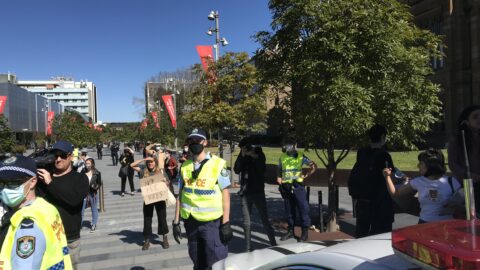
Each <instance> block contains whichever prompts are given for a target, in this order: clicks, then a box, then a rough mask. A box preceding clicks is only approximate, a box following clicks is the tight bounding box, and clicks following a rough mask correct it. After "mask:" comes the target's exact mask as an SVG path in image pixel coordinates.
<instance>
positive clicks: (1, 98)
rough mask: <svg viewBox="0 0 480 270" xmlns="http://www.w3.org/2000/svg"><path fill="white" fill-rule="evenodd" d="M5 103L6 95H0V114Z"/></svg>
mask: <svg viewBox="0 0 480 270" xmlns="http://www.w3.org/2000/svg"><path fill="white" fill-rule="evenodd" d="M6 103H7V96H0V114H2V113H3V110H5V104H6Z"/></svg>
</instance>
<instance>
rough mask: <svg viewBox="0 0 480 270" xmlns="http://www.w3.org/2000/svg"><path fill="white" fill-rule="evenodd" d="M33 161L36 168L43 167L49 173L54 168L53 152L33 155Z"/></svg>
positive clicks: (51, 172)
mask: <svg viewBox="0 0 480 270" xmlns="http://www.w3.org/2000/svg"><path fill="white" fill-rule="evenodd" d="M33 161H35V164H37V169H45V170H46V171H48V172H49V173H50V174H53V172H54V170H55V156H54V155H53V154H47V155H44V156H37V157H34V158H33Z"/></svg>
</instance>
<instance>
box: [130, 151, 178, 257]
mask: <svg viewBox="0 0 480 270" xmlns="http://www.w3.org/2000/svg"><path fill="white" fill-rule="evenodd" d="M160 156H161V155H160ZM141 162H145V165H146V166H141V165H140V163H141ZM160 162H163V161H160V160H159V159H158V156H152V155H149V156H148V157H146V158H144V159H139V160H137V161H135V162H133V163H132V164H130V166H131V167H132V169H133V170H135V171H137V172H139V173H140V178H144V177H149V176H152V175H160V176H161V177H162V178H163V179H164V180H165V182H166V184H167V185H169V183H168V179H166V177H165V171H164V169H163V167H161V166H160ZM153 209H155V211H157V220H158V231H157V233H158V235H163V242H162V246H163V248H164V249H167V248H169V247H170V244H169V243H168V224H167V206H166V203H165V201H158V202H154V203H151V204H148V205H146V204H145V202H144V203H143V237H144V238H145V241H144V242H143V247H142V250H148V248H149V247H150V238H151V237H152V221H153Z"/></svg>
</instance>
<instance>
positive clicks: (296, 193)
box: [277, 142, 317, 242]
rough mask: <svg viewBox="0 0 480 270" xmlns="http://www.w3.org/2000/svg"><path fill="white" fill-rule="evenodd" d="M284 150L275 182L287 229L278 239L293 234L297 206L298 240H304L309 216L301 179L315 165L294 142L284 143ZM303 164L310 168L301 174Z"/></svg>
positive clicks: (315, 166)
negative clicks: (299, 225) (281, 202)
mask: <svg viewBox="0 0 480 270" xmlns="http://www.w3.org/2000/svg"><path fill="white" fill-rule="evenodd" d="M284 150H285V152H284V153H283V154H282V155H281V156H280V160H279V163H278V170H277V183H278V185H279V190H280V193H281V195H282V198H283V199H284V203H285V213H286V215H287V222H288V231H287V233H285V234H284V235H283V236H282V238H281V239H280V240H281V241H285V240H287V239H290V238H292V237H294V236H295V235H294V225H295V214H296V211H297V208H298V212H299V214H300V220H301V226H302V235H301V236H300V238H299V240H298V241H300V242H304V241H306V240H307V239H308V228H309V227H310V216H309V214H308V212H309V205H308V201H307V193H306V191H305V186H304V183H303V180H304V179H305V178H306V177H308V176H310V175H311V174H313V173H314V172H315V170H316V169H317V165H316V164H315V162H313V161H311V160H310V159H309V158H308V157H306V156H305V155H304V154H303V153H302V152H300V151H297V146H296V144H295V143H294V142H288V143H287V144H285V146H284ZM303 165H308V167H309V168H310V169H309V171H308V173H307V174H306V175H303V174H302V167H303Z"/></svg>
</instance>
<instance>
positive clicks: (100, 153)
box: [97, 142, 103, 159]
mask: <svg viewBox="0 0 480 270" xmlns="http://www.w3.org/2000/svg"><path fill="white" fill-rule="evenodd" d="M102 149H103V143H101V142H99V143H97V156H98V159H102V155H103V153H102Z"/></svg>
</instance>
